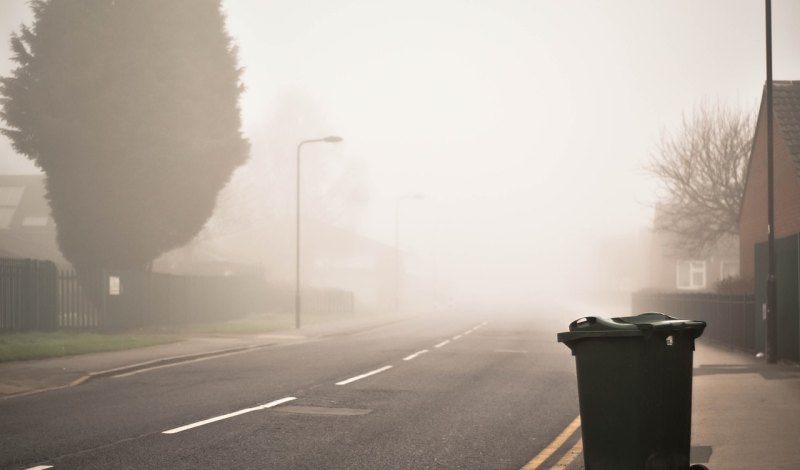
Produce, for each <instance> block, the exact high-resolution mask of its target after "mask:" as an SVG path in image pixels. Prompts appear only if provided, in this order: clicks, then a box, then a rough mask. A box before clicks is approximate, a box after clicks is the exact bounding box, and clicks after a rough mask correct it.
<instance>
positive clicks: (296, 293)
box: [294, 135, 342, 329]
mask: <svg viewBox="0 0 800 470" xmlns="http://www.w3.org/2000/svg"><path fill="white" fill-rule="evenodd" d="M341 141H342V138H341V137H338V136H335V135H330V136H328V137H323V138H321V139H308V140H303V141H301V142H300V143H299V144H297V199H296V201H297V211H296V213H297V231H296V232H295V237H296V239H295V248H296V250H295V254H296V259H295V275H296V277H295V283H294V327H295V328H297V329H299V328H300V168H301V166H300V149H301V148H303V145H305V144H313V143H317V142H327V143H329V144H336V143H339V142H341Z"/></svg>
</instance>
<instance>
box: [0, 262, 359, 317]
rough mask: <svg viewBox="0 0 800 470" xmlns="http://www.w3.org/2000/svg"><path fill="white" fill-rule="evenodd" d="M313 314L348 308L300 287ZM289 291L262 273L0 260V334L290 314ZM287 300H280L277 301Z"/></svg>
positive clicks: (338, 296)
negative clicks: (80, 267) (84, 268)
mask: <svg viewBox="0 0 800 470" xmlns="http://www.w3.org/2000/svg"><path fill="white" fill-rule="evenodd" d="M306 298H308V301H310V303H309V308H313V309H314V310H316V311H319V312H320V313H351V312H352V311H353V296H352V293H350V292H345V291H338V290H330V289H328V290H322V289H314V290H309V291H308V292H304V300H305V299H306ZM291 302H293V291H290V290H289V289H285V288H277V289H275V288H270V286H268V285H267V284H266V283H265V281H264V279H263V277H262V276H258V275H248V276H187V275H173V274H164V273H151V272H137V271H111V270H97V271H94V272H91V273H77V272H75V271H73V270H60V271H59V270H58V269H57V268H56V266H55V265H54V264H53V263H51V262H49V261H37V260H8V259H0V332H17V331H32V330H36V331H49V330H56V329H74V330H89V331H90V330H100V331H118V330H126V329H132V328H138V327H148V326H159V325H176V324H191V323H202V322H216V321H226V320H234V319H237V318H241V317H243V316H245V315H247V314H249V313H252V312H261V311H267V310H273V311H282V312H290V311H292V307H293V305H294V304H293V303H291ZM284 304H286V305H284Z"/></svg>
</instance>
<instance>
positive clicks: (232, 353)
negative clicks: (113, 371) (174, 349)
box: [111, 349, 253, 379]
mask: <svg viewBox="0 0 800 470" xmlns="http://www.w3.org/2000/svg"><path fill="white" fill-rule="evenodd" d="M252 351H253V350H252V349H244V350H242V351H234V352H229V353H224V354H217V355H214V356H209V357H199V358H197V359H188V360H186V361H180V362H173V363H172V364H162V365H160V366H153V367H148V368H146V369H138V370H134V371H131V372H123V373H122V374H117V375H112V376H111V377H112V378H114V379H121V378H123V377H130V376H132V375H136V374H141V373H144V372H151V371H154V370H157V369H163V368H165V367H175V366H183V365H186V364H191V363H194V362H203V361H210V360H212V359H219V358H221V357H226V356H235V355H237V354H244V353H248V352H252Z"/></svg>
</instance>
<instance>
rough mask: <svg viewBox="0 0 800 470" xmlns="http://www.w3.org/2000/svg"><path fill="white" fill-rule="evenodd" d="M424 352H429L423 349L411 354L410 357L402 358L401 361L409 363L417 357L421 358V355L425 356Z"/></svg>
mask: <svg viewBox="0 0 800 470" xmlns="http://www.w3.org/2000/svg"><path fill="white" fill-rule="evenodd" d="M426 352H429V351H428V350H427V349H423V350H422V351H417V352H415V353H414V354H412V355H410V356H406V357H404V358H403V360H404V361H410V360H412V359H416V358H417V356H421V355H423V354H425V353H426Z"/></svg>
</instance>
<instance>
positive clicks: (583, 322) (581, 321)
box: [569, 317, 597, 331]
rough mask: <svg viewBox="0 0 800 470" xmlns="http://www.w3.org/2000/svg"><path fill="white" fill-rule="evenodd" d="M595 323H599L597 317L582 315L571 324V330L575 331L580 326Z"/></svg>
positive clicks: (583, 326)
mask: <svg viewBox="0 0 800 470" xmlns="http://www.w3.org/2000/svg"><path fill="white" fill-rule="evenodd" d="M595 323H597V317H581V318H578V319H577V320H575V321H573V322H572V323H570V324H569V330H570V331H573V330H576V329H578V328H585V327H587V326H589V325H594V324H595Z"/></svg>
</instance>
